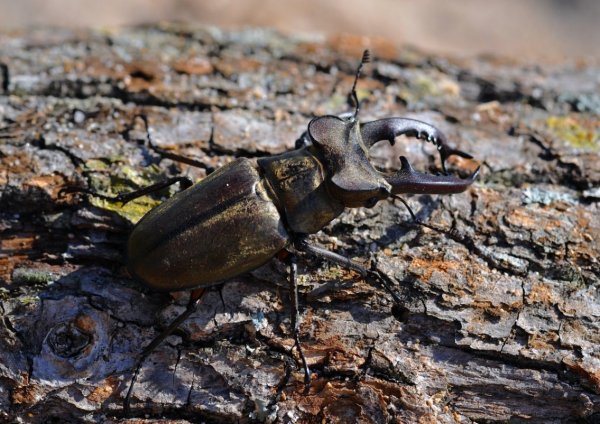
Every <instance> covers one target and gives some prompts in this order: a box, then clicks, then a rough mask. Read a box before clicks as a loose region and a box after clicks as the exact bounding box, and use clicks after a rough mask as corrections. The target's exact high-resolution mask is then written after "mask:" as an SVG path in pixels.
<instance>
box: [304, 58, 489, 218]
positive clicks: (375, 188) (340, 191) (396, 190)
mask: <svg viewBox="0 0 600 424" xmlns="http://www.w3.org/2000/svg"><path fill="white" fill-rule="evenodd" d="M368 61H369V54H368V51H365V53H364V54H363V57H362V60H361V63H360V65H359V67H358V70H357V72H356V78H355V80H354V85H353V86H352V92H351V96H352V98H353V100H354V102H355V112H354V114H353V115H351V116H349V117H345V118H341V117H338V116H333V115H326V116H321V117H318V118H315V119H313V120H312V121H311V122H310V123H309V124H308V135H309V137H310V139H311V141H312V142H313V144H314V146H315V147H316V149H317V150H318V151H319V153H320V155H321V156H323V159H324V166H325V168H326V169H327V173H328V175H329V180H328V181H329V191H330V192H331V194H332V196H334V197H335V198H337V199H339V200H340V201H341V202H343V203H344V205H345V206H347V207H360V206H366V207H372V206H374V205H375V204H376V203H377V202H378V201H379V200H382V199H386V198H388V197H389V196H391V195H395V194H400V193H430V194H449V193H458V192H462V191H465V190H466V189H467V187H468V186H469V185H471V184H472V183H473V181H474V180H475V178H476V177H477V173H478V170H479V169H477V170H476V171H475V172H474V173H473V174H472V175H471V176H470V177H469V178H466V179H462V178H457V177H453V176H448V175H429V174H424V173H421V172H417V171H415V170H414V169H413V168H412V166H411V165H410V164H409V162H408V160H407V159H406V158H405V157H404V156H402V157H401V158H400V161H401V164H402V168H401V169H400V170H398V171H397V172H396V173H394V174H384V173H382V172H379V171H377V170H376V169H375V167H374V166H373V165H372V164H371V162H370V161H369V158H368V157H369V148H370V147H371V146H373V145H374V144H375V143H376V142H377V141H379V140H389V141H390V143H392V144H393V142H394V138H395V137H396V136H397V135H400V134H407V135H416V136H417V138H425V139H426V140H428V141H431V142H433V143H434V144H435V145H436V146H437V149H438V151H439V154H440V158H441V160H442V168H443V169H444V172H445V171H446V165H445V161H446V159H447V158H448V157H450V156H453V155H456V156H461V157H464V158H471V156H470V155H469V154H467V153H464V152H461V151H460V150H456V149H451V148H449V147H448V146H447V145H446V143H445V137H444V136H443V134H442V133H441V132H440V131H438V130H437V129H436V128H434V127H432V126H431V125H429V124H426V123H424V122H420V121H415V120H412V119H405V118H388V119H382V120H379V121H373V122H368V123H366V124H365V125H364V128H363V129H361V125H360V123H359V121H358V116H357V115H358V111H359V103H358V97H357V95H356V82H357V80H358V77H359V75H360V70H361V68H362V65H363V64H364V63H366V62H368Z"/></svg>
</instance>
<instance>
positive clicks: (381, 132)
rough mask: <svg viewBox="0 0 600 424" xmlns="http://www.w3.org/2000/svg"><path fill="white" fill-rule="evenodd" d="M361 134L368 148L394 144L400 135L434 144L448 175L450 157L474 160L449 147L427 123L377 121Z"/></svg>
mask: <svg viewBox="0 0 600 424" xmlns="http://www.w3.org/2000/svg"><path fill="white" fill-rule="evenodd" d="M360 132H361V135H362V138H363V141H364V143H365V145H366V146H367V148H369V147H371V146H372V145H374V144H375V143H377V142H378V141H381V140H388V141H389V142H390V144H392V145H393V144H394V139H395V138H396V137H398V136H399V135H403V134H404V135H407V136H409V137H410V136H412V137H416V138H418V139H421V140H426V141H430V142H432V143H433V144H434V145H435V146H436V147H437V149H438V151H439V153H440V159H441V161H442V170H443V171H444V174H447V173H448V172H447V170H446V160H447V159H448V158H449V157H450V156H460V157H463V158H466V159H473V156H471V155H470V154H468V153H465V152H463V151H461V150H457V149H453V148H451V147H449V146H448V141H447V140H446V136H445V135H444V133H442V132H441V131H440V130H438V129H437V128H436V127H434V126H433V125H429V124H428V123H426V122H422V121H418V120H416V119H409V118H386V119H379V120H377V121H371V122H367V123H364V124H362V125H361V128H360Z"/></svg>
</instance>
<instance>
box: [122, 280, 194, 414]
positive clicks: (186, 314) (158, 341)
mask: <svg viewBox="0 0 600 424" xmlns="http://www.w3.org/2000/svg"><path fill="white" fill-rule="evenodd" d="M205 292H206V289H204V288H199V289H195V290H192V292H191V293H190V300H189V301H188V304H187V307H186V308H185V311H183V312H182V313H181V315H179V316H178V317H177V318H175V320H173V322H171V324H169V326H168V327H167V328H166V329H165V330H164V331H163V332H162V333H160V334H159V335H158V336H156V337H155V338H154V340H152V341H151V342H150V343H149V344H148V346H146V347H145V348H144V350H143V351H142V353H141V354H140V356H139V357H138V360H137V361H136V363H135V368H134V369H133V375H132V377H131V382H130V383H129V389H128V390H127V395H125V399H124V400H123V410H124V412H125V414H129V411H130V400H131V393H132V392H133V386H134V385H135V382H136V380H137V377H138V374H139V373H140V369H141V368H142V364H143V363H144V361H145V360H146V358H147V357H148V355H150V354H151V353H152V352H153V351H154V350H155V349H156V348H157V347H158V345H160V344H161V343H162V341H163V340H164V339H166V338H167V337H169V336H170V335H171V334H172V333H173V331H175V330H176V329H177V327H179V326H180V325H181V324H182V323H183V322H184V321H185V320H186V319H188V317H189V316H190V315H191V314H193V313H194V312H195V311H196V308H197V307H198V304H199V303H200V300H201V299H202V296H203V295H204V293H205Z"/></svg>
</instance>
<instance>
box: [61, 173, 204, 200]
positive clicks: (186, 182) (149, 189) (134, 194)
mask: <svg viewBox="0 0 600 424" xmlns="http://www.w3.org/2000/svg"><path fill="white" fill-rule="evenodd" d="M175 183H179V186H180V188H181V190H182V191H183V190H185V189H187V188H189V187H191V186H192V184H193V181H192V180H191V179H190V178H188V177H184V176H180V177H172V178H168V179H166V180H164V181H159V182H158V183H155V184H152V185H149V186H146V187H142V188H140V189H139V190H135V191H131V192H129V193H120V194H117V195H116V196H106V195H104V194H100V193H97V192H95V191H94V190H91V189H89V188H84V187H66V188H64V189H62V190H61V191H60V195H62V194H64V193H86V194H89V195H92V196H94V197H98V198H99V199H104V200H108V201H110V202H121V203H122V204H126V203H128V202H131V201H132V200H135V199H137V198H139V197H142V196H145V195H147V194H152V193H155V192H157V191H160V190H162V189H164V188H167V187H169V186H172V185H173V184H175Z"/></svg>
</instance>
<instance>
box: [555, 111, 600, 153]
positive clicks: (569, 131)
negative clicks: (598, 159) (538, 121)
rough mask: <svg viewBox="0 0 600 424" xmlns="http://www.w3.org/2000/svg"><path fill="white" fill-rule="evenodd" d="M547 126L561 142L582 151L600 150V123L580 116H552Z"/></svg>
mask: <svg viewBox="0 0 600 424" xmlns="http://www.w3.org/2000/svg"><path fill="white" fill-rule="evenodd" d="M546 125H547V126H548V128H549V129H550V130H551V131H552V132H553V133H554V135H555V136H556V137H558V138H560V139H561V140H564V141H566V142H567V143H569V144H570V145H571V146H573V147H576V148H580V149H593V150H598V148H599V147H600V121H599V120H598V119H589V118H585V117H579V116H550V117H549V118H548V119H546Z"/></svg>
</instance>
